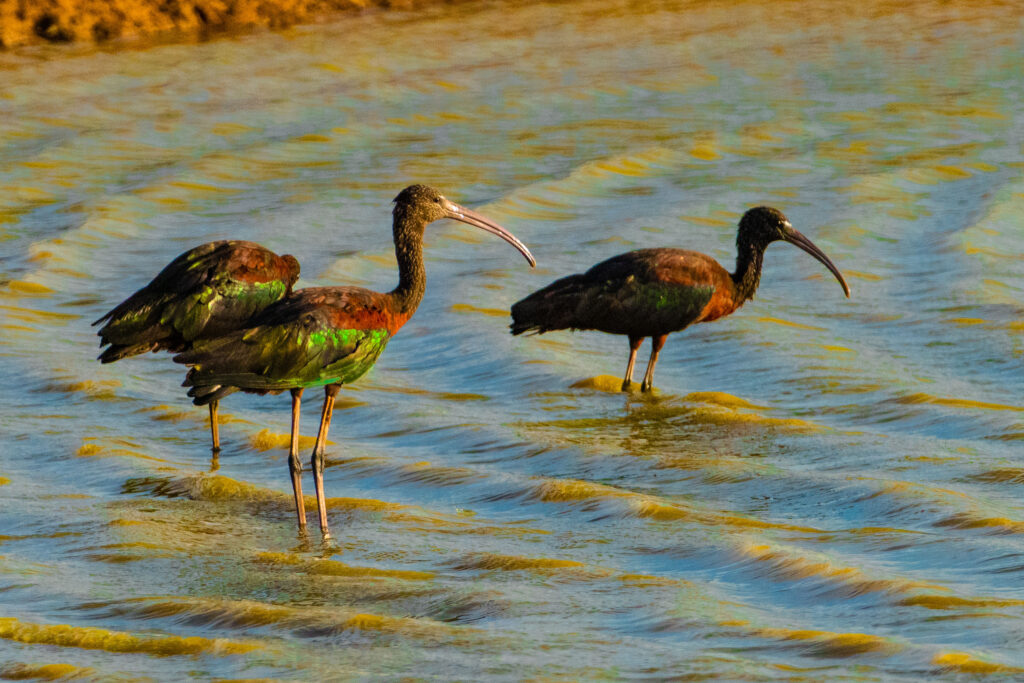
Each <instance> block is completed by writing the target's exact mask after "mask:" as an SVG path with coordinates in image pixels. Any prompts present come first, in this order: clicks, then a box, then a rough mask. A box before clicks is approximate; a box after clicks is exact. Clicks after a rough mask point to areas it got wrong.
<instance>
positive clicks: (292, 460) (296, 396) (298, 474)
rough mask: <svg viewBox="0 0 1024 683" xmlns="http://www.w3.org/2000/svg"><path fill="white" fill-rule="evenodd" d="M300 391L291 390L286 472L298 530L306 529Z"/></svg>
mask: <svg viewBox="0 0 1024 683" xmlns="http://www.w3.org/2000/svg"><path fill="white" fill-rule="evenodd" d="M301 405H302V389H292V440H291V445H290V446H289V448H288V470H289V471H290V472H291V474H292V492H293V493H294V494H295V514H296V516H297V517H298V519H299V529H305V528H306V501H305V499H304V498H303V497H302V461H301V460H299V408H300V407H301Z"/></svg>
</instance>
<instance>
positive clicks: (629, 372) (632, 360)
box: [622, 335, 644, 391]
mask: <svg viewBox="0 0 1024 683" xmlns="http://www.w3.org/2000/svg"><path fill="white" fill-rule="evenodd" d="M643 340H644V338H643V337H634V336H633V335H629V362H628V363H626V376H625V377H624V378H623V380H622V390H623V391H629V385H630V384H632V383H633V365H634V364H636V352H637V350H638V349H639V348H640V344H641V343H643Z"/></svg>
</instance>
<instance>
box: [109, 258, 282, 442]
mask: <svg viewBox="0 0 1024 683" xmlns="http://www.w3.org/2000/svg"><path fill="white" fill-rule="evenodd" d="M298 279H299V262H298V261H296V260H295V257H294V256H292V255H291V254H285V255H283V256H278V255H277V254H275V253H274V252H272V251H270V250H269V249H267V248H266V247H262V246H260V245H259V244H256V243H254V242H245V241H242V240H221V241H218V242H207V243H206V244H201V245H199V246H198V247H195V248H194V249H189V250H188V251H186V252H185V253H184V254H182V255H180V256H179V257H178V258H176V259H174V260H173V261H171V262H170V263H169V264H167V266H166V267H165V268H164V269H163V270H162V271H160V273H159V274H158V275H157V276H156V277H155V278H153V281H152V282H150V283H149V284H148V285H146V286H145V287H143V288H142V289H140V290H139V291H137V292H135V293H134V294H132V295H131V296H130V297H128V298H127V299H125V300H124V301H122V302H121V303H120V304H118V306H117V307H116V308H114V309H113V310H112V311H110V312H108V313H107V314H106V315H104V316H103V317H102V318H100V319H99V320H97V321H96V322H94V323H93V325H98V324H100V323H102V322H106V324H105V325H104V326H103V327H101V328H100V330H99V332H97V334H98V335H99V336H100V346H107V348H105V349H104V350H103V353H101V354H100V355H99V360H100V361H102V362H103V363H113V362H114V361H116V360H120V359H122V358H127V357H128V356H134V355H137V354H140V353H145V352H147V351H160V350H165V351H171V352H173V353H180V352H181V351H185V350H186V349H189V348H191V346H192V344H193V343H194V342H195V341H196V340H198V339H204V338H208V337H216V336H219V335H222V334H225V333H227V332H230V331H231V330H234V329H237V328H238V327H241V326H242V324H243V323H245V321H247V320H248V319H249V318H251V317H252V316H253V315H255V314H256V313H258V312H259V311H261V310H263V309H264V308H266V307H267V306H269V305H270V304H272V303H274V302H275V301H278V300H280V299H282V298H283V297H285V296H287V295H289V294H291V291H292V287H293V286H294V285H295V281H296V280H298ZM217 407H218V402H217V401H211V402H210V435H211V440H212V441H213V452H214V454H216V453H217V452H218V451H219V450H220V432H219V429H218V425H217Z"/></svg>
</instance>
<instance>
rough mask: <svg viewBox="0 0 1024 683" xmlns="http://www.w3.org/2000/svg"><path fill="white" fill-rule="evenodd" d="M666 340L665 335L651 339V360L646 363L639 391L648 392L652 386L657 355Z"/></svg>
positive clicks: (666, 336)
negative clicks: (645, 370)
mask: <svg viewBox="0 0 1024 683" xmlns="http://www.w3.org/2000/svg"><path fill="white" fill-rule="evenodd" d="M666 339H668V335H667V334H662V335H659V336H657V337H651V359H650V360H649V361H647V372H646V373H644V381H643V382H642V383H641V384H640V391H650V390H651V387H652V386H654V366H655V365H656V364H657V363H658V353H659V352H660V351H661V347H663V346H664V345H665V340H666Z"/></svg>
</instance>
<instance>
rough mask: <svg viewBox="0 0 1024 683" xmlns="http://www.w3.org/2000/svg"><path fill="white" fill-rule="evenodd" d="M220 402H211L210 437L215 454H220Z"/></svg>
mask: <svg viewBox="0 0 1024 683" xmlns="http://www.w3.org/2000/svg"><path fill="white" fill-rule="evenodd" d="M219 407H220V401H210V437H211V438H212V439H213V453H214V455H216V454H217V453H220V425H219V424H217V409H218V408H219Z"/></svg>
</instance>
